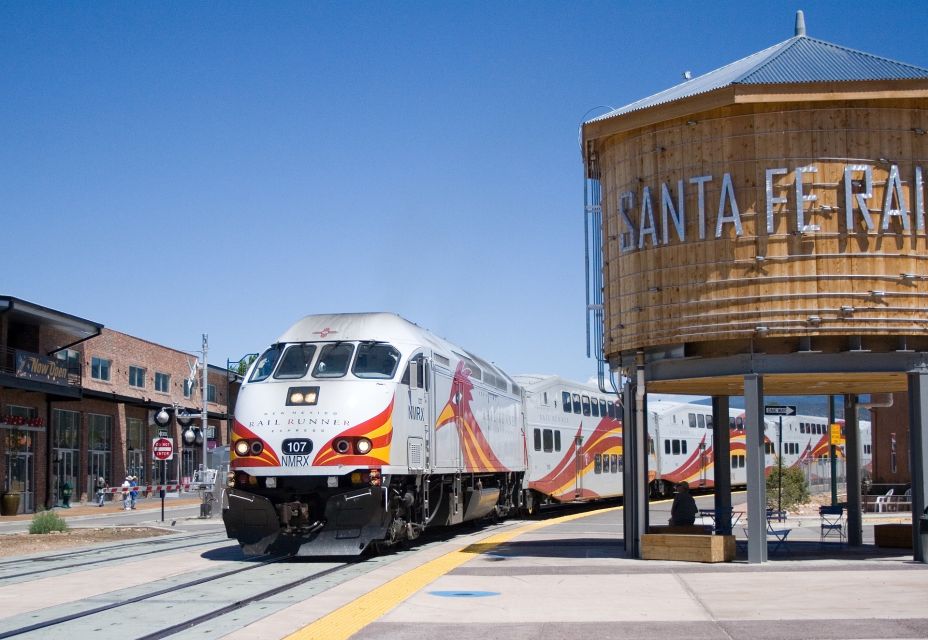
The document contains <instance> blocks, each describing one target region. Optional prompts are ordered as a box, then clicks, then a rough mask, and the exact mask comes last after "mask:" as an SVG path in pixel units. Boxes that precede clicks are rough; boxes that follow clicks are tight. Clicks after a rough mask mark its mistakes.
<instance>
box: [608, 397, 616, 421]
mask: <svg viewBox="0 0 928 640" xmlns="http://www.w3.org/2000/svg"><path fill="white" fill-rule="evenodd" d="M606 409H607V411H608V412H609V417H610V418H615V403H614V402H612V401H609V402H607V403H606Z"/></svg>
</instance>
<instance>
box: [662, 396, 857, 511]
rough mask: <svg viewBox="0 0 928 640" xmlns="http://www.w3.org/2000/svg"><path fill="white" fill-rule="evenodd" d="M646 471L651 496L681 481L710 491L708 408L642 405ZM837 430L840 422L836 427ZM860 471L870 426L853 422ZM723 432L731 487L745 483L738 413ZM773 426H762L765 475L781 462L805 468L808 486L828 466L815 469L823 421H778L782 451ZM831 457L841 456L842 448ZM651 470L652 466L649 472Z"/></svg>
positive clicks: (826, 436) (823, 455)
mask: <svg viewBox="0 0 928 640" xmlns="http://www.w3.org/2000/svg"><path fill="white" fill-rule="evenodd" d="M648 413H649V416H648V432H649V435H650V439H649V453H650V455H649V469H653V470H654V471H655V473H654V474H653V476H652V477H651V483H650V489H651V493H652V495H655V496H665V497H666V496H670V495H671V494H672V493H673V486H674V484H676V483H677V482H681V481H684V480H685V481H687V482H688V483H689V484H690V486H691V487H693V488H711V487H714V486H715V481H714V478H715V465H716V460H715V451H714V449H713V447H712V429H713V427H714V425H713V424H712V408H711V407H709V406H707V405H699V404H689V403H680V402H673V401H668V400H661V399H654V400H649V402H648ZM838 422H839V423H840V424H842V425H843V421H842V420H839V421H838ZM859 427H860V440H861V443H862V446H861V466H862V467H863V468H868V467H869V465H870V463H871V460H872V454H871V441H870V436H871V434H870V423H869V422H868V421H866V420H861V421H860V422H859ZM727 428H728V431H729V448H730V459H729V464H730V471H731V484H732V486H744V485H745V484H746V483H747V472H746V469H745V465H746V432H745V424H744V412H743V411H742V410H740V409H732V410H731V411H730V416H729V420H728V425H727ZM779 431H780V428H779V420H778V419H776V418H774V419H771V418H767V419H766V420H765V421H764V457H765V461H764V464H765V467H766V470H767V472H768V473H769V471H770V470H771V469H773V467H774V465H776V464H777V458H776V457H777V456H778V455H781V451H782V456H783V466H784V467H798V466H803V465H805V466H808V467H809V471H810V475H811V478H810V479H811V480H812V481H813V482H814V481H815V480H816V479H817V476H818V475H820V474H821V473H827V469H828V465H827V464H820V463H821V462H822V461H823V460H827V459H828V456H829V455H830V450H829V446H830V431H829V428H828V420H827V419H825V418H822V417H819V416H807V415H797V416H784V418H783V447H782V449H781V448H780V444H779ZM836 456H838V457H841V458H843V457H844V456H845V452H844V445H839V446H838V447H837V449H836ZM651 465H653V466H651Z"/></svg>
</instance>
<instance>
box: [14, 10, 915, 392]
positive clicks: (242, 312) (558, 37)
mask: <svg viewBox="0 0 928 640" xmlns="http://www.w3.org/2000/svg"><path fill="white" fill-rule="evenodd" d="M798 8H802V9H804V11H805V15H806V24H807V27H808V34H809V35H810V36H813V37H818V38H821V39H824V40H828V41H831V42H834V43H837V44H841V45H845V46H849V47H853V48H856V49H861V50H864V51H867V52H870V53H874V54H877V55H883V56H887V57H890V58H894V59H897V60H901V61H904V62H908V63H912V64H916V65H919V66H924V67H928V48H926V47H925V44H924V43H925V36H924V33H925V28H926V27H925V25H926V24H928V20H926V18H928V3H924V2H905V3H892V4H879V3H871V2H867V3H864V2H841V3H838V2H816V3H808V2H807V3H802V4H801V5H797V4H795V3H783V2H776V1H770V2H765V3H763V4H762V5H761V4H757V5H755V4H754V3H743V2H708V3H683V2H654V3H650V2H635V3H632V2H465V3H452V2H421V3H419V2H378V3H374V2H350V1H349V2H332V3H320V2H304V3H284V2H280V3H258V2H253V3H240V2H231V3H227V2H199V3H187V2H172V3H154V2H116V3H113V2H54V3H46V2H4V3H2V4H0V68H2V71H0V87H2V92H0V95H2V96H3V99H2V100H0V140H2V141H3V143H2V145H0V167H2V170H0V217H2V220H3V227H2V228H3V230H4V238H3V240H4V241H3V243H2V247H3V249H2V252H3V269H2V272H0V273H2V274H3V275H2V276H0V294H5V295H14V296H17V297H20V298H24V299H27V300H30V301H32V302H36V303H39V304H42V305H46V306H49V307H52V308H56V309H60V310H62V311H66V312H68V313H72V314H75V315H78V316H81V317H85V318H88V319H91V320H95V321H97V322H102V323H103V324H105V325H106V326H108V327H110V328H112V329H116V330H118V331H123V332H126V333H129V334H132V335H135V336H139V337H142V338H145V339H148V340H152V341H154V342H158V343H161V344H164V345H168V346H171V347H175V348H179V349H183V350H195V349H198V348H199V345H200V334H201V333H208V334H209V336H210V362H211V363H213V364H225V360H226V359H227V358H231V359H237V358H239V357H240V356H242V355H244V354H246V353H248V352H253V351H260V350H261V349H263V348H264V347H265V346H266V345H267V344H268V343H270V342H271V341H273V340H274V339H275V338H276V337H277V336H278V335H280V334H281V333H282V332H283V331H284V330H285V329H286V328H287V327H288V326H289V325H290V324H292V323H293V322H295V321H296V320H297V319H299V318H300V317H302V316H304V315H306V314H309V313H329V312H339V311H374V310H377V311H380V310H385V311H395V312H397V313H400V314H401V315H403V316H405V317H407V318H409V319H410V320H412V321H414V322H417V323H418V324H420V325H422V326H424V327H427V328H429V329H431V330H432V331H434V332H435V333H437V334H439V335H442V336H443V337H445V338H448V339H449V340H451V341H453V342H456V343H458V344H460V345H462V346H464V347H466V348H468V349H470V350H472V351H473V352H475V353H477V354H478V355H480V356H481V357H483V358H486V359H488V360H492V361H494V362H496V363H497V364H498V365H500V366H501V367H503V368H504V369H505V370H506V371H507V372H509V373H512V374H515V373H530V372H532V373H558V374H561V375H563V376H565V377H568V378H573V379H578V380H585V379H587V378H589V377H590V376H592V375H595V370H596V368H595V362H594V361H593V360H589V359H587V358H586V350H585V311H584V305H585V299H584V274H583V261H584V254H583V183H582V167H581V161H580V153H579V148H578V144H577V127H578V124H579V122H580V121H581V120H582V119H583V117H584V115H585V114H588V113H590V115H591V116H592V115H598V113H600V112H601V111H602V110H601V109H600V110H595V109H593V108H594V107H597V106H599V105H611V106H615V107H618V106H621V105H624V104H626V103H629V102H632V101H634V100H637V99H639V98H642V97H645V96H647V95H650V94H652V93H655V92H657V91H660V90H662V89H665V88H667V87H669V86H672V85H674V84H677V83H678V82H680V81H681V74H682V72H683V71H684V70H691V71H692V72H693V74H694V75H699V74H702V73H705V72H707V71H710V70H712V69H715V68H717V67H719V66H721V65H724V64H727V63H728V62H732V61H734V60H736V59H738V58H741V57H744V56H746V55H748V54H751V53H753V52H755V51H758V50H760V49H763V48H765V47H767V46H770V45H772V44H775V43H777V42H780V41H782V40H785V39H786V38H788V37H790V36H792V34H793V22H794V13H795V10H796V9H798ZM591 109H592V111H591Z"/></svg>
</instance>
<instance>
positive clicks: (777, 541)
mask: <svg viewBox="0 0 928 640" xmlns="http://www.w3.org/2000/svg"><path fill="white" fill-rule="evenodd" d="M790 531H792V529H774V528H773V526H772V525H771V524H770V521H769V520H768V521H767V535H768V536H773V538H774V539H773V540H768V544H769V543H773V550H772V551H771V552H770V553H771V554H772V555H776V553H777V551H779V550H780V547H782V546H783V543H784V542H786V538H787V536H789V532H790ZM784 551H787V549H786V548H784Z"/></svg>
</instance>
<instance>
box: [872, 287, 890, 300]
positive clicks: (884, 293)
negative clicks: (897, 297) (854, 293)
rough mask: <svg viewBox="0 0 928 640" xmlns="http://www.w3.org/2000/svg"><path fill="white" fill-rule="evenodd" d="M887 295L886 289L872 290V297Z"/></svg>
mask: <svg viewBox="0 0 928 640" xmlns="http://www.w3.org/2000/svg"><path fill="white" fill-rule="evenodd" d="M885 295H886V292H885V291H880V290H879V289H873V290H871V291H870V297H871V298H882V297H883V296H885Z"/></svg>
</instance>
